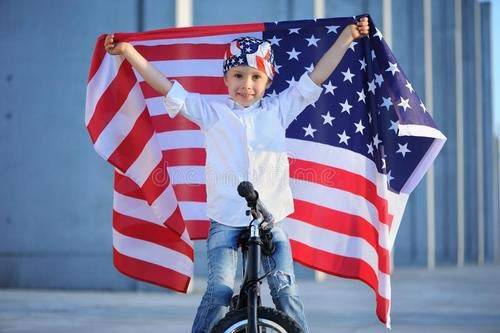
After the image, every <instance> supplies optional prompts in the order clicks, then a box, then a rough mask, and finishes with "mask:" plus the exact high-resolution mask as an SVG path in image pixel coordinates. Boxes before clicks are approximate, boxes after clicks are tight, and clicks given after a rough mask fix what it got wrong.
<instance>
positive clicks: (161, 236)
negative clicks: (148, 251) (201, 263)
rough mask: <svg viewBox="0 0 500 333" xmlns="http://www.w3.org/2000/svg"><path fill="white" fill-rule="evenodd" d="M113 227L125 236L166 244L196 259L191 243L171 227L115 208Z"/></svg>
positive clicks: (167, 246)
mask: <svg viewBox="0 0 500 333" xmlns="http://www.w3.org/2000/svg"><path fill="white" fill-rule="evenodd" d="M113 228H114V229H115V230H116V231H118V232H119V233H121V234H123V235H125V236H128V237H132V238H137V239H142V240H144V241H147V242H151V243H155V244H158V245H161V246H164V247H166V248H169V249H171V250H174V251H177V252H179V253H182V254H184V255H185V256H186V257H188V258H190V259H191V260H194V251H193V248H192V247H191V245H190V244H188V243H186V242H184V241H183V240H182V239H181V238H180V237H179V235H177V234H176V233H175V232H173V231H172V230H170V229H169V228H165V227H162V226H161V225H158V224H154V223H151V222H148V221H144V220H141V219H138V218H135V217H131V216H128V215H123V214H120V213H118V212H117V211H115V210H113Z"/></svg>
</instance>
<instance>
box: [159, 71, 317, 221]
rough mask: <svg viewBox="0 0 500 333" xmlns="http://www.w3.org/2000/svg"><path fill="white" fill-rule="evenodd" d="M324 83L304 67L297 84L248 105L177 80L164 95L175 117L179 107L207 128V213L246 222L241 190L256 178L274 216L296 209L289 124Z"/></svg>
mask: <svg viewBox="0 0 500 333" xmlns="http://www.w3.org/2000/svg"><path fill="white" fill-rule="evenodd" d="M321 92H322V88H321V87H318V86H317V85H316V84H315V83H314V82H313V81H312V80H311V79H310V77H309V75H307V74H306V73H304V74H303V75H302V76H301V78H300V80H299V81H298V82H297V83H296V84H295V85H293V86H291V87H289V88H288V89H285V90H284V91H282V92H281V93H280V94H279V95H277V96H274V97H264V98H262V99H261V100H260V101H258V102H256V103H254V104H253V105H251V106H249V107H246V108H244V107H241V106H240V105H239V104H237V103H235V102H234V101H233V100H232V99H230V98H226V99H224V100H223V101H212V100H210V101H209V100H207V99H206V98H204V97H203V96H202V95H200V94H195V93H189V92H187V91H186V90H185V89H184V88H183V87H182V86H181V85H180V84H179V83H178V82H174V85H173V86H172V88H171V89H170V91H169V92H168V94H167V95H166V96H165V98H164V103H165V106H166V108H167V112H168V114H169V115H170V117H172V118H173V117H175V116H176V115H177V114H178V113H179V112H181V114H182V115H183V116H185V117H186V118H188V119H189V120H191V121H193V122H194V123H196V124H197V125H198V126H200V128H201V130H202V131H203V132H204V134H205V147H206V152H207V159H206V165H205V182H206V190H207V215H208V217H209V218H211V219H213V220H215V221H217V222H219V223H222V224H225V225H230V226H247V225H248V223H249V221H250V218H249V217H248V216H246V215H245V211H246V210H247V209H248V207H247V206H246V201H245V199H243V198H242V197H240V196H239V195H238V192H237V190H236V188H237V186H238V184H239V183H240V182H241V181H244V180H247V181H250V182H252V184H253V185H254V188H255V189H256V190H257V192H258V193H259V197H260V199H261V201H262V202H263V203H264V205H265V206H266V207H267V208H268V210H269V211H270V212H271V213H272V214H273V216H274V218H275V221H280V220H282V219H283V218H285V217H286V216H287V215H289V214H291V213H293V210H294V208H293V198H292V192H291V189H290V184H289V165H288V156H287V153H286V145H285V129H286V128H287V127H288V126H289V125H290V123H291V122H292V121H293V120H294V118H295V117H297V115H299V113H300V112H302V111H303V110H304V108H305V107H306V106H307V105H309V104H311V103H313V102H315V101H316V100H318V98H319V96H320V95H321Z"/></svg>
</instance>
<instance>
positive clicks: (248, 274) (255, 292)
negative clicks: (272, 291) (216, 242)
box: [243, 219, 262, 333]
mask: <svg viewBox="0 0 500 333" xmlns="http://www.w3.org/2000/svg"><path fill="white" fill-rule="evenodd" d="M259 223H260V221H259V219H253V221H252V222H251V224H250V239H249V240H248V254H247V264H246V267H247V269H246V270H245V278H244V282H243V285H245V284H246V283H249V284H250V285H249V286H248V287H247V310H248V326H249V327H248V328H249V332H250V333H257V307H258V306H259V304H258V298H259V296H260V287H259V283H258V282H257V281H258V279H259V267H260V261H261V257H260V256H261V253H260V246H261V244H262V242H261V240H260V235H259Z"/></svg>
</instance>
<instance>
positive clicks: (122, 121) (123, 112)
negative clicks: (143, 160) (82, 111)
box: [94, 83, 146, 160]
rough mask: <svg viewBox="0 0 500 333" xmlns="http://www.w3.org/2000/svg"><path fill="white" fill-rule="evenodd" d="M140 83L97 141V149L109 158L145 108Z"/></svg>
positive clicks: (104, 156)
mask: <svg viewBox="0 0 500 333" xmlns="http://www.w3.org/2000/svg"><path fill="white" fill-rule="evenodd" d="M145 106H146V105H145V103H144V98H143V96H142V92H141V89H140V87H139V84H137V83H136V84H135V85H134V87H133V88H132V89H131V90H130V93H129V94H128V96H127V99H126V100H125V102H124V103H123V105H122V106H121V107H120V110H118V112H117V113H116V114H115V116H114V117H113V119H111V121H110V122H109V123H108V125H107V126H106V127H105V128H104V130H103V131H102V132H101V134H100V135H99V137H98V138H97V140H96V142H95V144H94V145H95V149H96V150H97V151H98V152H99V154H100V155H101V156H102V157H103V158H104V159H105V160H107V159H108V158H109V157H110V156H111V154H113V152H114V151H115V150H116V148H117V147H118V146H119V145H120V143H121V142H122V141H123V139H125V137H126V136H127V135H128V134H129V132H130V130H131V129H132V128H133V127H134V124H135V121H136V120H137V118H138V117H139V116H140V114H141V113H142V111H144V108H145Z"/></svg>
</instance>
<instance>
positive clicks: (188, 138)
mask: <svg viewBox="0 0 500 333" xmlns="http://www.w3.org/2000/svg"><path fill="white" fill-rule="evenodd" d="M156 137H157V138H158V143H159V144H160V148H161V150H169V149H183V148H205V135H204V134H203V133H202V132H201V131H200V130H180V131H168V132H162V133H158V134H157V135H156Z"/></svg>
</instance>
